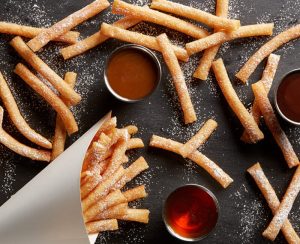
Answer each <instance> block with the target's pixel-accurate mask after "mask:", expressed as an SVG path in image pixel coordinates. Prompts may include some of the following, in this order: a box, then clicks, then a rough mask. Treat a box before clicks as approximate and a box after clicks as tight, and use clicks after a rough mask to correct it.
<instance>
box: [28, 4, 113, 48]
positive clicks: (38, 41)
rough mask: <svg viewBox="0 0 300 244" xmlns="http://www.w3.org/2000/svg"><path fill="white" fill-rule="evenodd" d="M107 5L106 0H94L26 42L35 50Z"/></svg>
mask: <svg viewBox="0 0 300 244" xmlns="http://www.w3.org/2000/svg"><path fill="white" fill-rule="evenodd" d="M108 6H109V2H108V1H107V0H95V1H93V2H92V3H90V4H89V5H87V6H85V7H84V8H82V9H80V10H78V11H76V12H74V13H72V14H71V15H69V16H67V17H66V18H64V19H63V20H61V21H59V22H57V23H55V24H54V25H52V26H51V27H49V28H47V29H45V30H43V31H41V32H40V33H39V34H38V35H37V36H36V37H34V38H33V39H31V40H30V41H29V42H28V43H27V44H28V46H29V47H30V48H31V50H32V51H34V52H36V51H38V50H40V49H41V48H42V47H44V46H45V45H47V43H48V42H50V41H52V40H53V39H55V38H57V37H59V36H61V35H63V34H65V33H66V32H68V31H69V30H71V29H73V28H74V27H75V26H77V25H79V24H81V23H82V22H84V21H86V20H88V19H89V18H91V17H93V16H95V15H96V14H98V13H100V12H101V11H102V10H104V9H106V8H107V7H108Z"/></svg>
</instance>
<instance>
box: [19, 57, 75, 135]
mask: <svg viewBox="0 0 300 244" xmlns="http://www.w3.org/2000/svg"><path fill="white" fill-rule="evenodd" d="M14 72H15V73H16V74H17V75H19V76H20V77H21V78H22V79H23V80H24V81H25V82H26V83H27V84H28V85H29V86H30V87H31V88H32V89H34V90H35V91H36V92H37V93H38V94H39V95H41V96H42V97H43V98H44V99H45V100H46V101H47V102H48V103H49V104H50V105H51V106H52V108H53V109H54V110H55V111H56V112H57V113H58V114H59V116H60V117H61V119H62V121H63V122H64V125H65V128H66V130H67V131H68V133H69V135H71V134H73V133H75V132H77V131H78V126H77V123H76V121H75V119H74V116H73V114H72V113H71V111H70V109H69V108H68V107H67V106H66V105H65V103H64V102H63V101H62V100H61V99H60V98H59V97H58V96H57V95H56V94H55V93H54V92H53V91H52V90H51V89H50V88H49V87H48V86H47V85H45V84H44V83H43V82H42V81H40V80H39V79H38V78H37V77H36V76H35V75H34V74H33V73H32V72H31V71H30V70H29V69H28V68H27V67H26V66H25V65H23V64H21V63H19V64H17V66H16V68H15V70H14Z"/></svg>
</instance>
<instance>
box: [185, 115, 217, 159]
mask: <svg viewBox="0 0 300 244" xmlns="http://www.w3.org/2000/svg"><path fill="white" fill-rule="evenodd" d="M217 126H218V124H217V122H216V121H214V120H213V119H209V120H208V121H206V122H205V124H204V125H203V126H202V127H201V128H200V130H199V131H198V132H197V133H196V134H195V135H194V136H192V138H191V139H190V140H188V141H187V142H186V143H185V144H184V145H183V147H181V148H180V154H181V156H182V157H184V158H186V157H187V156H188V155H190V154H191V153H193V152H195V151H196V150H197V149H198V148H199V147H200V146H201V145H203V144H204V143H205V142H206V141H207V139H208V138H209V137H210V135H211V134H212V133H213V132H214V130H215V129H216V128H217Z"/></svg>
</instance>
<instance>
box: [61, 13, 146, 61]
mask: <svg viewBox="0 0 300 244" xmlns="http://www.w3.org/2000/svg"><path fill="white" fill-rule="evenodd" d="M140 22H141V21H140V20H139V19H134V18H131V17H124V18H122V19H120V20H118V21H116V22H114V23H113V24H112V25H113V26H116V27H119V28H122V29H128V28H130V27H132V26H134V25H136V24H138V23H140ZM107 39H109V37H107V36H105V35H103V34H102V33H101V31H100V30H99V31H97V32H96V33H95V34H93V35H91V36H89V37H87V38H85V39H83V40H82V41H79V42H77V43H75V44H74V45H71V46H68V47H65V48H63V49H61V50H60V53H61V54H62V56H63V58H64V59H65V60H66V59H70V58H73V57H75V56H78V55H80V54H83V53H84V52H86V51H88V50H90V49H92V48H94V47H96V46H98V45H100V44H101V43H103V42H105V41H106V40H107Z"/></svg>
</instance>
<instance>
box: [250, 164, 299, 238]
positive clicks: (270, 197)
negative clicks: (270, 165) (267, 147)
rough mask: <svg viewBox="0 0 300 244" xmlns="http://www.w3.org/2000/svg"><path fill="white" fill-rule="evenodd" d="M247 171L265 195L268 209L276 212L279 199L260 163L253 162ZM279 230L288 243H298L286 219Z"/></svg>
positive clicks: (294, 232) (295, 234)
mask: <svg viewBox="0 0 300 244" xmlns="http://www.w3.org/2000/svg"><path fill="white" fill-rule="evenodd" d="M247 171H248V173H249V174H250V175H251V176H252V178H253V179H254V181H255V182H256V185H257V186H258V188H259V189H260V191H261V193H262V194H263V196H264V197H265V199H266V201H267V203H268V205H269V207H270V209H271V210H272V213H273V214H276V211H277V209H278V207H279V205H280V201H279V199H278V197H277V195H276V193H275V191H274V189H273V187H272V186H271V184H270V182H269V181H268V179H267V177H266V176H265V174H264V171H263V170H262V168H261V166H260V164H259V163H256V164H254V165H253V166H252V167H250V168H249V169H248V170H247ZM281 231H282V233H283V235H284V237H285V239H286V241H287V242H288V243H300V238H299V236H298V234H297V233H296V231H295V230H294V228H293V226H292V224H291V223H290V221H289V220H288V219H287V220H286V221H285V222H284V224H283V226H282V228H281Z"/></svg>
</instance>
